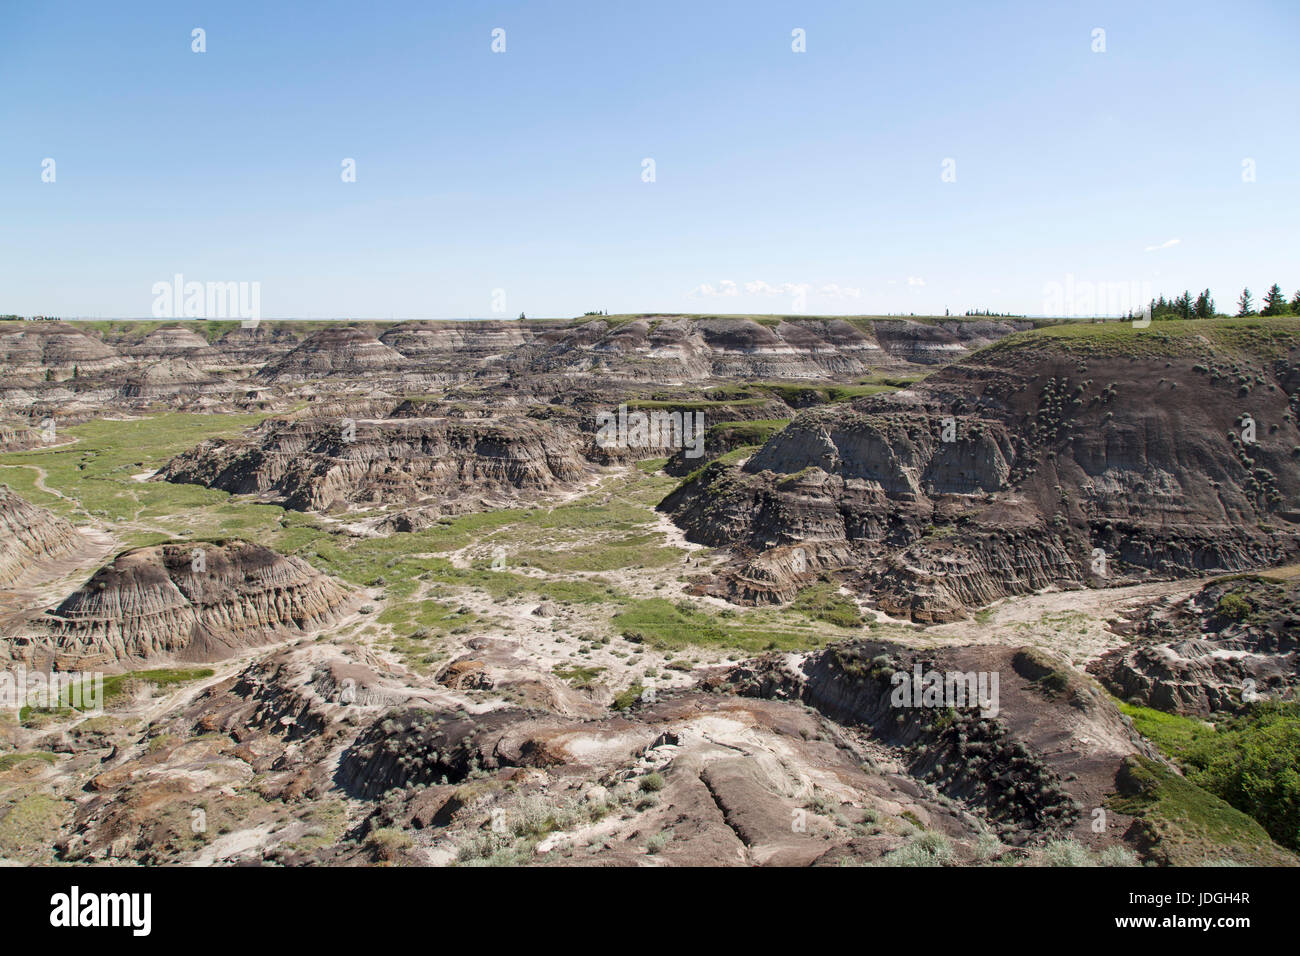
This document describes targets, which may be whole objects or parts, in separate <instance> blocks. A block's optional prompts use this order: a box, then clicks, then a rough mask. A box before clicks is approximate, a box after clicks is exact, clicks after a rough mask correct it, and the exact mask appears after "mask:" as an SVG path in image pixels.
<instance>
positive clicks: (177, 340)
mask: <svg viewBox="0 0 1300 956" xmlns="http://www.w3.org/2000/svg"><path fill="white" fill-rule="evenodd" d="M122 351H124V352H125V353H126V354H128V355H130V356H131V357H132V358H140V359H147V358H158V357H170V358H188V359H197V360H204V359H206V358H208V357H210V356H213V355H215V354H216V350H215V349H213V348H212V346H211V345H209V344H208V340H207V339H206V338H205V337H204V336H202V335H200V334H199V332H198V331H197V330H196V329H193V328H189V327H187V326H184V325H164V326H160V327H158V328H156V329H154V330H153V331H151V332H149V333H148V334H146V335H145V336H144V338H142V339H141V340H140V341H139V342H137V343H134V344H132V345H129V346H124V347H123V349H122Z"/></svg>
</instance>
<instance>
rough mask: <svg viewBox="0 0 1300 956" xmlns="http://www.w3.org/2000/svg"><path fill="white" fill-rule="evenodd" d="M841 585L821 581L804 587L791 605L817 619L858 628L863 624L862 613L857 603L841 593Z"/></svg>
mask: <svg viewBox="0 0 1300 956" xmlns="http://www.w3.org/2000/svg"><path fill="white" fill-rule="evenodd" d="M839 590H840V589H839V586H838V585H836V584H833V583H829V582H821V583H818V584H814V585H812V586H810V587H806V588H804V589H803V590H802V591H800V592H799V595H798V597H796V598H795V599H794V602H793V603H792V604H791V605H790V607H791V609H793V610H795V611H802V612H803V613H804V614H806V615H808V617H810V618H812V619H813V620H816V621H825V622H826V623H827V624H833V625H835V626H836V627H843V628H858V627H861V626H862V613H861V612H860V611H859V610H858V606H857V604H856V603H854V602H853V601H851V600H850V599H849V598H847V597H845V596H844V595H843V594H840V593H839Z"/></svg>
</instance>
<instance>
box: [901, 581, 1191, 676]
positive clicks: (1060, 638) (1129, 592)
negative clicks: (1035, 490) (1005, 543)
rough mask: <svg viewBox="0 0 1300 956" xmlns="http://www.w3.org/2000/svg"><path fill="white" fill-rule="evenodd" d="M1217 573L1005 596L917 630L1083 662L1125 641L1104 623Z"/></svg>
mask: <svg viewBox="0 0 1300 956" xmlns="http://www.w3.org/2000/svg"><path fill="white" fill-rule="evenodd" d="M1213 577H1214V576H1213V575H1209V576H1205V577H1199V578H1184V579H1182V580H1179V581H1156V582H1153V583H1151V584H1136V585H1132V586H1129V587H1119V588H1098V589H1092V588H1086V589H1084V590H1081V591H1047V592H1043V593H1040V594H1028V595H1021V596H1020V597H1009V598H1003V599H1002V600H1001V601H998V602H996V603H994V604H992V605H990V606H989V607H988V608H986V609H985V610H984V611H981V612H979V613H978V614H977V615H976V617H974V618H972V619H971V620H968V621H955V622H953V623H951V624H937V625H934V626H932V627H927V628H920V629H917V630H916V631H915V634H916V636H917V637H918V638H921V639H922V642H924V643H930V644H1025V645H1031V646H1034V647H1041V648H1044V649H1045V650H1052V651H1055V652H1057V653H1060V654H1063V655H1065V656H1067V657H1069V658H1070V659H1071V660H1072V661H1073V662H1074V663H1075V664H1076V665H1082V664H1085V663H1087V662H1088V661H1091V660H1094V659H1095V658H1097V657H1100V656H1101V655H1102V654H1104V653H1105V652H1106V651H1108V650H1110V649H1111V648H1113V647H1118V646H1119V645H1121V644H1124V643H1125V641H1124V639H1123V638H1121V637H1120V636H1118V635H1117V634H1114V633H1112V632H1111V631H1110V630H1109V629H1108V628H1107V627H1106V622H1107V621H1108V620H1111V619H1113V618H1115V617H1118V616H1119V615H1120V614H1122V613H1123V612H1125V611H1127V610H1130V609H1132V608H1134V607H1136V606H1137V605H1139V604H1145V603H1148V602H1150V601H1157V600H1167V601H1175V602H1176V601H1181V600H1185V599H1187V598H1188V597H1190V596H1191V595H1192V594H1194V593H1195V592H1196V591H1197V590H1199V589H1200V588H1201V586H1202V585H1203V584H1205V582H1206V581H1209V580H1211V579H1212V578H1213Z"/></svg>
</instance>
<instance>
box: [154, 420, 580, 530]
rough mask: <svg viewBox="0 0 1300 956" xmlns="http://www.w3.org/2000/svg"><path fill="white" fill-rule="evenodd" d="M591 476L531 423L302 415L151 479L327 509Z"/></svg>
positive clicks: (198, 454)
mask: <svg viewBox="0 0 1300 956" xmlns="http://www.w3.org/2000/svg"><path fill="white" fill-rule="evenodd" d="M589 470H590V466H589V465H588V464H587V463H586V461H585V460H584V459H583V458H582V457H581V455H580V445H579V441H578V439H577V438H576V437H574V436H573V435H572V434H571V433H569V432H566V431H563V430H561V429H557V428H555V427H554V426H551V425H548V424H546V423H544V422H540V421H536V420H533V419H529V418H522V417H520V418H503V419H455V418H387V419H381V420H373V419H372V420H354V419H326V418H308V419H301V420H284V419H272V420H268V421H267V422H265V423H263V424H262V425H260V426H258V427H256V428H254V429H253V430H252V431H251V432H249V433H248V435H247V436H245V437H243V438H239V439H232V440H223V441H206V442H202V443H200V444H199V445H198V446H196V447H195V448H194V449H192V450H190V451H188V452H186V453H184V454H182V455H179V456H177V457H176V458H174V459H172V460H171V461H170V462H168V464H167V466H166V467H165V468H164V469H163V470H162V472H161V473H160V475H159V476H158V477H159V479H160V480H162V479H165V480H167V481H175V482H184V483H189V484H202V485H207V486H208V487H212V488H220V489H222V490H224V491H229V492H232V493H235V494H258V495H263V496H266V497H268V498H274V499H275V500H278V501H282V502H283V503H284V505H285V506H286V507H289V508H295V509H299V510H316V511H326V510H329V509H332V508H346V507H348V506H352V505H371V506H389V505H411V504H436V503H440V502H453V501H455V500H457V499H460V498H464V497H466V496H471V497H474V498H475V499H476V500H483V499H487V500H499V501H508V500H511V499H513V498H515V497H517V496H519V495H520V494H528V493H544V492H550V491H555V490H557V489H561V488H563V487H567V486H568V485H570V484H571V483H573V482H577V481H581V480H582V479H584V478H585V477H586V476H587V475H588V474H589Z"/></svg>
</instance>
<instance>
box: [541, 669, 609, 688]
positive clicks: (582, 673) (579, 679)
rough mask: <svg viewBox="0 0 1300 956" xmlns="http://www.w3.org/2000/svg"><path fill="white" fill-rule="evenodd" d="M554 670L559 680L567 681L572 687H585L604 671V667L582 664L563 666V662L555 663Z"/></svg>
mask: <svg viewBox="0 0 1300 956" xmlns="http://www.w3.org/2000/svg"><path fill="white" fill-rule="evenodd" d="M554 672H555V676H556V677H558V678H560V680H564V681H568V682H569V684H570V685H572V686H573V687H578V688H585V687H590V686H591V685H592V684H594V683H595V682H596V680H597V679H598V678H599V677H600V675H601V674H603V673H604V672H605V668H603V667H582V666H573V667H565V666H564V665H563V664H556V665H555V667H554Z"/></svg>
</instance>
